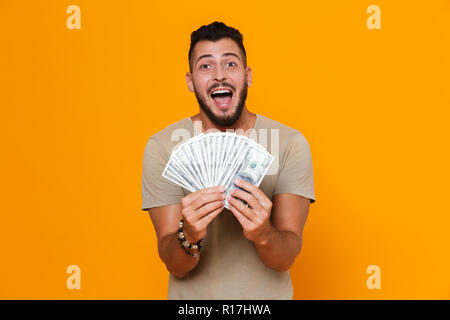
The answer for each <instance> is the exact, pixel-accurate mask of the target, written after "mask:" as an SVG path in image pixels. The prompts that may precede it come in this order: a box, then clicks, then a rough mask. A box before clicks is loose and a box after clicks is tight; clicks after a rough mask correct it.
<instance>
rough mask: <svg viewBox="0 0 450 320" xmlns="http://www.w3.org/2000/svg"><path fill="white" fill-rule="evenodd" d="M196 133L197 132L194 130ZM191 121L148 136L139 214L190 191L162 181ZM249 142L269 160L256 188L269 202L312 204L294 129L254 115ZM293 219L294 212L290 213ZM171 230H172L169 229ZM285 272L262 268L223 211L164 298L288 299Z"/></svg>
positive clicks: (303, 147) (307, 156)
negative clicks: (281, 197)
mask: <svg viewBox="0 0 450 320" xmlns="http://www.w3.org/2000/svg"><path fill="white" fill-rule="evenodd" d="M196 128H197V127H196ZM200 132H201V130H200V131H199V130H194V123H193V122H192V120H191V118H190V117H189V118H185V119H183V120H180V121H178V122H176V123H174V124H172V125H170V126H168V127H166V128H165V129H163V130H162V131H160V132H158V133H156V134H154V135H153V136H152V137H150V139H149V141H148V143H147V145H146V147H145V151H144V162H143V174H142V210H147V209H149V208H152V207H159V206H164V205H169V204H175V203H180V201H181V198H183V197H184V196H186V195H188V194H189V193H190V192H189V191H188V190H186V189H184V188H182V187H180V186H178V185H176V184H174V183H173V182H171V181H169V180H167V179H165V178H164V177H163V176H162V172H163V169H164V167H165V166H166V164H167V161H168V160H169V157H170V154H171V152H172V149H173V147H174V146H176V145H177V144H179V143H181V142H184V141H186V140H187V139H188V138H190V137H193V136H194V133H195V134H198V133H200ZM251 132H252V133H251V134H250V138H252V139H254V140H256V141H257V142H259V143H260V144H262V145H263V146H265V147H266V148H267V151H268V152H270V153H271V154H272V155H273V156H274V161H273V162H272V165H271V167H270V168H269V170H268V171H267V174H266V176H265V177H264V179H263V180H262V182H261V184H260V186H259V188H260V189H261V190H262V191H263V192H264V193H265V194H266V196H267V197H268V198H269V199H271V200H272V198H273V196H274V195H275V194H278V193H292V194H298V195H300V196H303V197H306V198H309V199H311V202H315V195H314V176H313V167H312V160H311V152H310V148H309V144H308V142H307V140H306V139H305V138H304V136H303V135H302V134H301V133H300V132H299V131H297V130H295V129H292V128H290V127H288V126H285V125H283V124H281V123H279V122H276V121H274V120H271V119H269V118H267V117H264V116H261V115H257V118H256V123H255V126H254V128H253V130H252V131H251ZM293 214H295V212H293ZM174 231H175V230H174ZM292 296H293V288H292V282H291V276H290V272H289V271H286V272H283V273H280V272H278V271H275V270H273V269H270V268H268V267H266V266H265V265H264V264H263V262H262V261H261V259H260V258H259V256H258V254H257V252H256V249H255V247H254V245H253V242H252V241H250V240H247V239H246V238H245V237H244V235H243V232H242V226H241V225H240V224H239V221H238V220H237V219H236V218H235V217H234V215H233V214H232V213H231V211H229V210H228V209H224V210H223V211H222V213H220V214H219V215H218V216H217V217H216V218H215V219H214V220H213V221H212V222H211V223H210V224H209V226H208V229H207V236H206V239H205V246H204V247H203V248H202V251H201V254H200V260H199V263H198V264H197V266H196V267H195V268H194V269H193V270H191V271H190V272H189V273H188V274H187V275H186V276H185V277H184V278H183V279H178V278H176V277H174V276H173V275H172V274H170V276H169V294H168V299H169V300H171V299H194V300H195V299H198V300H202V299H236V300H240V299H248V300H254V299H292Z"/></svg>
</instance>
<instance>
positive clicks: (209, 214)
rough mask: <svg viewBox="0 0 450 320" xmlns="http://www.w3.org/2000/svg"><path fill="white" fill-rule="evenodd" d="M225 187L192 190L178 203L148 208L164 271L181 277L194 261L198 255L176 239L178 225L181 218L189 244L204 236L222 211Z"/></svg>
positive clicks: (195, 261) (196, 260)
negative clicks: (194, 255) (189, 251)
mask: <svg viewBox="0 0 450 320" xmlns="http://www.w3.org/2000/svg"><path fill="white" fill-rule="evenodd" d="M224 189H225V188H224V187H221V186H218V187H211V188H206V189H202V190H199V191H196V192H193V193H191V194H189V195H187V196H186V197H183V198H182V199H181V203H179V204H172V205H167V206H161V207H154V208H151V209H150V210H149V212H150V218H151V219H152V222H153V226H154V227H155V231H156V235H157V238H158V252H159V256H160V258H161V260H162V261H163V262H164V264H165V265H166V268H167V270H168V271H169V272H170V273H171V274H173V275H174V276H176V277H178V278H183V277H184V276H185V275H186V274H187V273H188V272H189V271H191V270H192V269H194V268H195V266H196V265H197V264H198V259H199V256H197V257H193V256H192V255H188V254H186V251H185V250H184V249H182V248H181V246H180V243H179V241H178V224H179V222H180V220H181V218H183V219H184V223H183V225H184V227H183V232H184V235H185V238H186V240H187V241H188V242H190V243H195V242H198V241H199V240H200V239H202V238H205V237H206V230H207V227H208V225H209V223H210V222H211V221H212V220H213V219H214V218H215V217H216V216H217V215H218V214H219V213H220V212H221V211H222V210H223V206H224V199H225V196H224V194H223V191H225V190H224Z"/></svg>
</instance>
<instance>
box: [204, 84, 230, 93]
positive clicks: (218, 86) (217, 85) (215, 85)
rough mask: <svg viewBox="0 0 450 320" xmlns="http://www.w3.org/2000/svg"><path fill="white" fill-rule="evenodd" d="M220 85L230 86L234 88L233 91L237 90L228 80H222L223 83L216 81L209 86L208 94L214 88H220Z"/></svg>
mask: <svg viewBox="0 0 450 320" xmlns="http://www.w3.org/2000/svg"><path fill="white" fill-rule="evenodd" d="M220 87H229V88H231V89H233V91H236V88H235V87H234V86H233V85H231V84H229V83H227V82H222V83H221V84H219V83H215V84H213V85H212V86H211V87H209V88H208V94H209V93H210V92H211V91H212V90H214V89H215V88H220Z"/></svg>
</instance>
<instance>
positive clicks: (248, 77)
mask: <svg viewBox="0 0 450 320" xmlns="http://www.w3.org/2000/svg"><path fill="white" fill-rule="evenodd" d="M252 76H253V75H252V68H250V67H247V68H246V69H245V78H246V80H247V86H249V87H250V86H251V85H252Z"/></svg>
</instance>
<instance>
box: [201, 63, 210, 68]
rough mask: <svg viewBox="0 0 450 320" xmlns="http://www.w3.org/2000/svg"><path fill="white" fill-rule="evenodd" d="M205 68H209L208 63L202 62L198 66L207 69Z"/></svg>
mask: <svg viewBox="0 0 450 320" xmlns="http://www.w3.org/2000/svg"><path fill="white" fill-rule="evenodd" d="M207 68H209V64H202V65H201V66H200V69H207Z"/></svg>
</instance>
